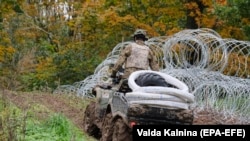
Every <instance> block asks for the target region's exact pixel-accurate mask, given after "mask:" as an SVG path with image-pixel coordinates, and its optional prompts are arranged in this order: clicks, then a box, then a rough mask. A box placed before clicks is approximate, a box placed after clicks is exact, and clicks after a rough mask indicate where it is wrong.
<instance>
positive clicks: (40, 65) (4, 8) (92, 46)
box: [0, 0, 250, 90]
mask: <svg viewBox="0 0 250 141" xmlns="http://www.w3.org/2000/svg"><path fill="white" fill-rule="evenodd" d="M232 5H233V6H232ZM249 5H250V1H249V0H247V1H239V2H237V3H236V2H234V3H232V2H231V3H230V2H227V1H226V0H216V1H207V0H168V1H166V0H141V1H137V0H126V1H118V0H95V1H93V0H75V1H71V0H66V1H55V0H50V1H49V0H42V2H39V1H36V0H28V1H27V0H5V1H1V2H0V8H1V11H0V28H1V30H0V37H1V38H0V81H1V86H0V87H4V88H8V89H17V90H33V89H42V88H44V87H49V88H52V89H53V88H55V87H57V86H58V85H61V84H72V83H74V82H76V81H80V80H83V79H84V78H86V77H87V76H89V75H91V74H92V73H93V71H94V69H95V68H96V66H97V65H98V64H99V63H100V62H101V61H102V60H103V59H104V58H105V57H106V56H107V55H108V53H109V52H110V51H111V50H112V49H113V47H114V46H115V45H116V44H118V43H120V42H124V41H128V40H132V38H131V34H132V33H133V32H134V30H135V29H136V28H143V29H146V30H147V31H148V34H149V36H150V37H156V36H169V35H173V34H174V33H177V32H179V31H181V30H183V29H187V28H211V29H213V30H215V31H217V32H218V33H219V34H220V35H221V36H222V37H223V38H234V39H237V40H249V39H250V26H249V24H250V19H249V12H248V11H249V10H244V9H247V8H248V6H249ZM243 61H244V60H243Z"/></svg>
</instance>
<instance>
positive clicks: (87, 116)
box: [83, 101, 100, 138]
mask: <svg viewBox="0 0 250 141" xmlns="http://www.w3.org/2000/svg"><path fill="white" fill-rule="evenodd" d="M95 106H96V103H95V102H93V101H92V102H90V103H89V105H88V106H87V107H86V109H85V112H84V118H83V126H84V131H85V132H86V133H88V134H89V135H90V136H94V137H95V138H99V137H100V129H99V128H98V127H97V125H96V124H95V120H96V118H95V110H94V109H95Z"/></svg>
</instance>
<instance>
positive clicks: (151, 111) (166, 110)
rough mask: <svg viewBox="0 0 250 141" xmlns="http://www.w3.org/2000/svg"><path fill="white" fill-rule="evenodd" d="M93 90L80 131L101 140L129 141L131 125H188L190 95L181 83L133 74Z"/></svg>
mask: <svg viewBox="0 0 250 141" xmlns="http://www.w3.org/2000/svg"><path fill="white" fill-rule="evenodd" d="M116 84H117V85H114V86H106V85H99V86H96V87H95V88H93V95H95V100H94V101H92V102H90V103H89V105H88V106H87V107H86V109H85V113H84V129H85V131H86V133H88V134H89V135H90V136H94V137H96V138H97V139H100V140H101V141H112V140H113V141H125V140H126V141H131V140H132V127H133V126H134V125H159V124H161V125H169V124H172V125H173V124H175V125H176V124H178V125H191V124H192V122H193V109H192V106H191V104H192V103H193V102H194V96H193V94H191V93H189V92H188V87H187V85H186V84H185V83H183V82H182V81H179V80H178V79H176V78H174V77H172V76H169V75H166V74H164V73H161V72H155V71H150V70H142V71H136V72H133V73H132V74H131V75H130V76H129V78H128V80H124V81H123V83H122V85H120V86H119V85H118V83H116Z"/></svg>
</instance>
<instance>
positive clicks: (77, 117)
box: [3, 91, 244, 132]
mask: <svg viewBox="0 0 250 141" xmlns="http://www.w3.org/2000/svg"><path fill="white" fill-rule="evenodd" d="M3 97H5V98H7V99H8V100H10V101H11V102H12V103H14V104H15V105H17V106H18V107H19V108H22V109H27V108H29V107H30V106H31V105H32V104H40V105H43V106H45V107H47V108H48V109H50V110H51V111H53V112H55V113H62V114H64V115H65V116H66V117H67V118H69V119H70V120H71V121H72V122H73V123H74V124H75V125H76V126H77V127H78V128H80V129H82V130H83V113H84V110H85V107H84V106H81V105H84V104H82V103H83V102H85V103H86V104H87V103H88V102H89V101H90V100H88V99H81V98H77V97H73V98H72V97H69V96H65V95H55V94H48V93H16V92H11V91H3ZM77 103H79V106H77ZM37 116H38V117H40V118H46V117H47V116H48V113H47V112H38V113H37ZM193 124H194V125H219V124H242V123H241V122H240V121H238V120H237V118H236V117H233V116H227V117H225V116H223V115H222V114H220V113H218V112H214V111H213V110H211V109H205V110H195V113H194V121H193ZM243 124H244V123H243ZM83 132H84V131H83Z"/></svg>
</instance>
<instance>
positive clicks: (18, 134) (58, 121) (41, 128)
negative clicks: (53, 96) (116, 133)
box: [0, 92, 96, 141]
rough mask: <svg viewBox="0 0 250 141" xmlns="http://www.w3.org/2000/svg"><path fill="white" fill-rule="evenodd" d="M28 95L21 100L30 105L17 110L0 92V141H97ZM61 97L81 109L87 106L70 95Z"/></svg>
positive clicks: (61, 115)
mask: <svg viewBox="0 0 250 141" xmlns="http://www.w3.org/2000/svg"><path fill="white" fill-rule="evenodd" d="M22 94H24V93H22ZM29 97H30V96H27V98H26V99H24V100H25V101H23V102H27V101H28V103H30V104H29V106H28V107H27V108H24V109H23V108H22V109H20V108H19V107H17V105H15V104H13V103H12V102H11V100H10V99H8V98H7V97H6V96H5V94H4V93H1V92H0V141H34V140H36V141H52V140H53V141H96V140H95V139H93V138H91V137H89V136H88V135H86V134H85V133H84V132H83V131H82V130H80V129H79V128H78V127H77V126H76V125H75V124H73V122H72V121H71V120H69V119H68V118H67V117H66V116H65V115H63V114H62V113H55V112H53V111H52V110H51V109H48V108H47V105H42V104H39V103H35V102H34V101H30V100H31V99H29ZM61 98H62V99H63V101H65V102H66V101H68V103H69V106H72V107H76V108H84V107H82V106H85V105H86V102H82V100H78V101H77V99H76V98H75V97H72V96H62V97H61ZM41 115H42V116H41ZM38 116H39V117H38Z"/></svg>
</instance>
